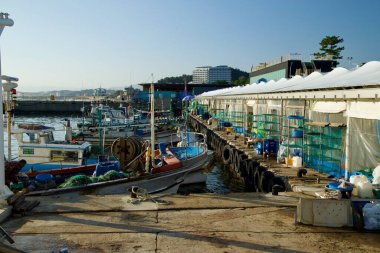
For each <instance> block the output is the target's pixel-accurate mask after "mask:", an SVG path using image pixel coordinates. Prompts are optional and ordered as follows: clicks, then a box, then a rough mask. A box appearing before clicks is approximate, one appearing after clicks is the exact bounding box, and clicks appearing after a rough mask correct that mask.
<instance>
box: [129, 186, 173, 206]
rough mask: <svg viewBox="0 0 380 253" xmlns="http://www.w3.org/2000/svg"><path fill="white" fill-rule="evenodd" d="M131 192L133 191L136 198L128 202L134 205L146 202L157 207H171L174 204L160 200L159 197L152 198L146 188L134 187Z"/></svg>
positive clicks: (132, 194)
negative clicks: (150, 202)
mask: <svg viewBox="0 0 380 253" xmlns="http://www.w3.org/2000/svg"><path fill="white" fill-rule="evenodd" d="M130 191H131V196H134V197H132V198H131V199H128V200H127V202H128V203H130V204H132V205H138V204H140V203H141V202H144V201H152V202H153V203H155V204H156V205H171V204H172V202H171V201H167V200H163V199H159V198H157V197H152V196H151V195H150V194H148V191H147V190H146V189H144V188H140V187H137V186H132V187H131V188H130Z"/></svg>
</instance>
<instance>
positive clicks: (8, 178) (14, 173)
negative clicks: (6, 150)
mask: <svg viewBox="0 0 380 253" xmlns="http://www.w3.org/2000/svg"><path fill="white" fill-rule="evenodd" d="M25 164H26V161H25V160H24V159H22V160H20V161H18V162H16V161H11V162H8V161H6V162H5V184H6V185H7V186H10V184H11V182H12V183H17V182H18V173H19V172H20V170H21V169H22V168H24V166H25Z"/></svg>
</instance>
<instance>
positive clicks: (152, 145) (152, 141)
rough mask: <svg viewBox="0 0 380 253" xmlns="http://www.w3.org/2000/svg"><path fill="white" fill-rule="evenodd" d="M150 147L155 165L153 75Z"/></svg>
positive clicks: (151, 85)
mask: <svg viewBox="0 0 380 253" xmlns="http://www.w3.org/2000/svg"><path fill="white" fill-rule="evenodd" d="M149 95H150V147H151V162H152V165H153V166H154V165H155V162H154V143H155V140H154V84H153V74H152V82H151V84H150V94H149Z"/></svg>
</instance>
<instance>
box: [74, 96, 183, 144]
mask: <svg viewBox="0 0 380 253" xmlns="http://www.w3.org/2000/svg"><path fill="white" fill-rule="evenodd" d="M84 111H85V112H86V113H85V114H86V115H87V116H86V117H84V118H83V121H82V122H80V123H78V128H79V130H78V131H76V132H74V133H73V138H74V139H75V140H82V141H88V142H90V143H91V144H93V145H99V146H104V147H109V146H111V145H112V143H113V142H114V141H115V140H116V139H117V138H126V137H128V136H132V135H138V136H141V137H142V138H144V139H146V140H148V139H150V132H151V124H150V120H149V119H148V118H147V116H148V115H149V114H150V112H146V111H141V110H135V112H131V111H132V110H131V108H129V109H128V110H127V109H126V108H125V107H119V108H116V109H115V108H111V107H109V106H106V105H102V104H99V105H97V104H95V103H92V104H91V108H87V110H84ZM156 114H157V115H156V117H155V118H156V120H155V125H154V131H155V135H156V138H155V139H156V140H158V141H161V142H166V143H169V142H176V141H178V138H177V137H176V136H175V135H172V134H173V133H175V131H176V127H177V125H174V124H173V119H172V118H170V117H169V111H165V112H156ZM173 138H174V139H173ZM156 144H158V142H157V143H156Z"/></svg>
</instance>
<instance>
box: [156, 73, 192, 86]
mask: <svg viewBox="0 0 380 253" xmlns="http://www.w3.org/2000/svg"><path fill="white" fill-rule="evenodd" d="M185 80H186V82H187V83H189V82H191V81H193V76H192V75H186V74H183V75H182V76H171V77H165V78H162V79H160V80H158V81H157V83H173V84H174V83H185Z"/></svg>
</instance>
